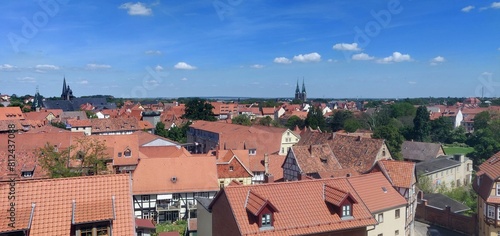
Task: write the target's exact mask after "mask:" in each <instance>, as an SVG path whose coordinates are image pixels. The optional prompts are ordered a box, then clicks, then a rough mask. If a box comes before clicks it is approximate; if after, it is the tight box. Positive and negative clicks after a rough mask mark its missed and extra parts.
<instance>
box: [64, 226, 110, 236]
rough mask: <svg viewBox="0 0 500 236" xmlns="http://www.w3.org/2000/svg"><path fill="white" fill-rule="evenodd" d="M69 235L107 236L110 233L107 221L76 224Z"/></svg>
mask: <svg viewBox="0 0 500 236" xmlns="http://www.w3.org/2000/svg"><path fill="white" fill-rule="evenodd" d="M74 230H75V231H73V232H72V234H71V235H81V236H108V235H111V234H110V233H111V230H110V227H109V223H99V224H85V225H76V226H75V227H74Z"/></svg>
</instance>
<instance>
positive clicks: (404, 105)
mask: <svg viewBox="0 0 500 236" xmlns="http://www.w3.org/2000/svg"><path fill="white" fill-rule="evenodd" d="M389 109H390V111H391V116H392V117H393V118H399V117H403V116H411V117H414V116H415V113H416V110H417V109H416V108H415V107H414V106H413V105H412V104H411V103H408V102H399V103H394V104H392V105H391V106H390V107H389Z"/></svg>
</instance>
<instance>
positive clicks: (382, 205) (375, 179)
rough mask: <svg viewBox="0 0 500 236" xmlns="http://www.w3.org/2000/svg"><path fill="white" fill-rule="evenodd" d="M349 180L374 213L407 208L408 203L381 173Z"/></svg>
mask: <svg viewBox="0 0 500 236" xmlns="http://www.w3.org/2000/svg"><path fill="white" fill-rule="evenodd" d="M348 180H349V183H351V185H352V186H353V187H354V189H356V192H357V193H358V194H359V196H360V197H361V199H363V202H364V203H365V204H366V206H367V207H368V209H369V210H370V211H371V212H372V213H377V212H381V211H385V210H388V209H393V208H396V207H401V206H405V205H406V203H407V202H406V199H405V198H404V197H403V196H401V194H399V193H398V192H397V191H396V189H394V188H393V187H392V185H391V183H389V181H388V180H387V179H386V178H385V176H384V175H383V174H382V173H380V172H377V173H371V174H365V175H360V176H356V177H350V178H348Z"/></svg>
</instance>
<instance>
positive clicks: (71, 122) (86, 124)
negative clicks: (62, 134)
mask: <svg viewBox="0 0 500 236" xmlns="http://www.w3.org/2000/svg"><path fill="white" fill-rule="evenodd" d="M67 123H68V124H69V125H70V126H71V127H91V126H92V123H91V120H75V119H68V120H67Z"/></svg>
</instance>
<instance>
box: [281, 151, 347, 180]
mask: <svg viewBox="0 0 500 236" xmlns="http://www.w3.org/2000/svg"><path fill="white" fill-rule="evenodd" d="M291 151H292V152H293V154H294V156H295V160H296V161H297V164H298V165H299V167H300V169H301V171H302V172H304V173H306V174H311V173H318V172H328V171H333V170H338V169H342V166H341V165H340V163H339V161H338V160H337V158H336V157H335V155H334V154H333V152H332V149H331V148H330V146H328V144H320V145H308V146H305V145H303V146H293V147H292V148H291Z"/></svg>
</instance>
